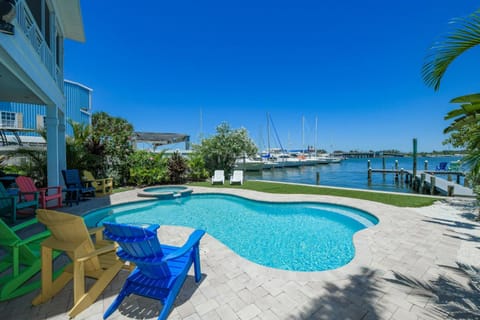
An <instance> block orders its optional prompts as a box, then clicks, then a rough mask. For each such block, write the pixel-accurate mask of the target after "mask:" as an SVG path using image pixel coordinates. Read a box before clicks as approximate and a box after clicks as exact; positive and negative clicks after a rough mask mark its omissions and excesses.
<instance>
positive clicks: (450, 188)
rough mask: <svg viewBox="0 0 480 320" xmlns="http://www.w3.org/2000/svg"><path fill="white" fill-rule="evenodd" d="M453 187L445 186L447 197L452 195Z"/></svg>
mask: <svg viewBox="0 0 480 320" xmlns="http://www.w3.org/2000/svg"><path fill="white" fill-rule="evenodd" d="M453 188H454V186H452V185H449V186H448V187H447V190H448V191H447V195H448V196H449V197H452V196H453Z"/></svg>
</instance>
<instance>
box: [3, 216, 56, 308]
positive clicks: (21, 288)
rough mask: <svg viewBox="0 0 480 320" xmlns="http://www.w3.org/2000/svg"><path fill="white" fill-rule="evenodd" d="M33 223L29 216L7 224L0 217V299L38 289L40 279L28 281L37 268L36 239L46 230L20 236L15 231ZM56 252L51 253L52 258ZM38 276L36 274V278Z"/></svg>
mask: <svg viewBox="0 0 480 320" xmlns="http://www.w3.org/2000/svg"><path fill="white" fill-rule="evenodd" d="M34 223H37V219H31V220H28V221H25V222H24V223H21V224H18V225H16V226H14V227H11V228H10V227H9V226H7V225H6V224H5V222H3V221H2V220H1V219H0V249H1V250H2V251H4V252H3V253H2V254H1V259H0V301H5V300H8V299H12V298H15V297H18V296H21V295H24V294H27V293H29V292H31V291H33V290H35V289H38V288H40V279H38V280H37V279H34V280H35V281H34V280H31V278H32V277H33V276H35V275H36V274H37V273H38V272H39V271H40V269H41V266H42V260H41V257H40V242H41V241H42V240H44V239H45V238H46V237H48V236H49V235H50V232H49V231H43V232H39V233H36V234H34V235H32V236H30V237H28V238H26V239H21V238H20V237H19V236H18V234H17V232H18V231H20V230H22V229H24V228H26V227H28V226H31V225H33V224H34ZM59 254H60V253H59V252H54V253H53V255H54V256H55V257H56V256H58V255H59ZM39 278H40V277H39Z"/></svg>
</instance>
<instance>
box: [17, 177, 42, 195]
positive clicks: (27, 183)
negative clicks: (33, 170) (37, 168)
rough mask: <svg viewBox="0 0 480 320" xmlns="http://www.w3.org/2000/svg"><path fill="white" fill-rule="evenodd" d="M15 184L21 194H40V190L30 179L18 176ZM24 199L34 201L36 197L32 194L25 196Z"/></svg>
mask: <svg viewBox="0 0 480 320" xmlns="http://www.w3.org/2000/svg"><path fill="white" fill-rule="evenodd" d="M15 182H16V184H17V185H18V188H19V189H20V192H38V188H37V187H36V186H35V183H34V182H33V180H32V178H30V177H25V176H18V177H16V178H15ZM24 199H25V200H26V201H33V200H34V199H35V196H34V195H33V194H32V193H30V194H25V195H24Z"/></svg>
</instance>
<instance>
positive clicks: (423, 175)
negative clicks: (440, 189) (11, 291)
mask: <svg viewBox="0 0 480 320" xmlns="http://www.w3.org/2000/svg"><path fill="white" fill-rule="evenodd" d="M425 176H426V175H425V172H422V173H421V174H420V187H419V188H418V190H419V191H420V192H421V193H423V192H424V190H425Z"/></svg>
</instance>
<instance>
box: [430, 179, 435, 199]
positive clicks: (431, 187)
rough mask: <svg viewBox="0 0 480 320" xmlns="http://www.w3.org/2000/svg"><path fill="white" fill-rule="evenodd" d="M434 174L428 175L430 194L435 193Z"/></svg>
mask: <svg viewBox="0 0 480 320" xmlns="http://www.w3.org/2000/svg"><path fill="white" fill-rule="evenodd" d="M435 180H436V178H435V176H431V177H430V194H431V195H434V194H435Z"/></svg>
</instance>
